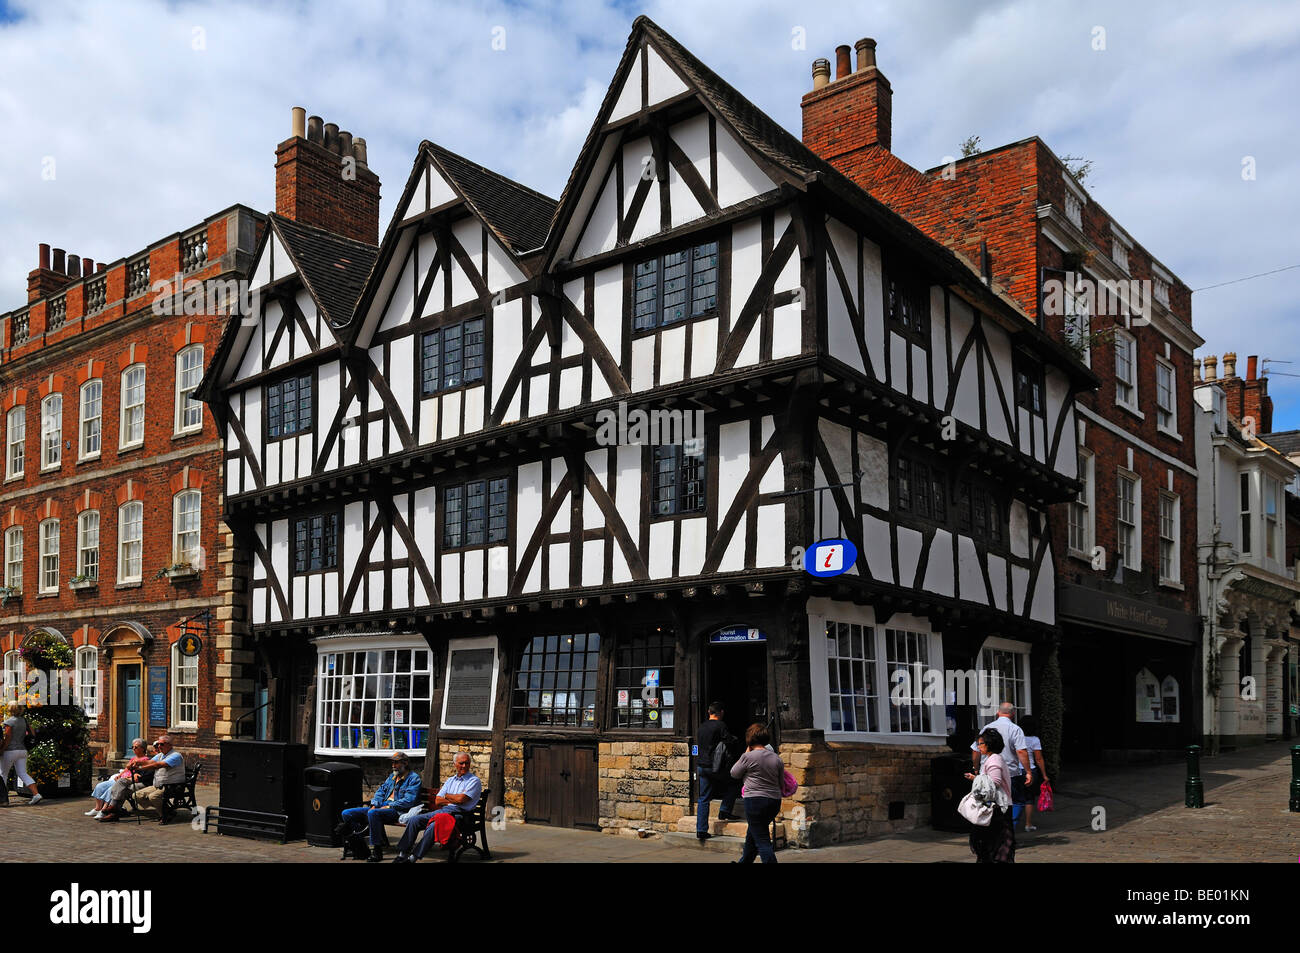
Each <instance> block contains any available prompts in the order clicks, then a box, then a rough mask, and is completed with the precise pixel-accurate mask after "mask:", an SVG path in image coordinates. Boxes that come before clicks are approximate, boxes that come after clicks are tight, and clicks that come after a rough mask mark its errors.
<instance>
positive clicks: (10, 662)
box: [3, 649, 27, 703]
mask: <svg viewBox="0 0 1300 953" xmlns="http://www.w3.org/2000/svg"><path fill="white" fill-rule="evenodd" d="M26 689H27V666H26V665H25V664H23V657H22V654H21V653H20V652H19V651H18V650H17V649H10V650H9V651H8V652H6V653H5V667H4V698H3V700H4V701H5V702H6V703H9V702H13V701H17V699H18V696H19V695H20V694H22V693H23V692H25V691H26Z"/></svg>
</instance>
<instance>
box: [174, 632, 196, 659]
mask: <svg viewBox="0 0 1300 953" xmlns="http://www.w3.org/2000/svg"><path fill="white" fill-rule="evenodd" d="M176 645H177V647H178V648H179V649H180V651H181V655H184V656H185V657H186V658H194V656H196V655H198V654H199V652H201V651H203V640H202V639H200V638H199V637H198V636H197V635H191V634H189V633H188V632H187V633H186V634H185V635H182V636H181V637H180V638H179V639H178V640H177V642H176Z"/></svg>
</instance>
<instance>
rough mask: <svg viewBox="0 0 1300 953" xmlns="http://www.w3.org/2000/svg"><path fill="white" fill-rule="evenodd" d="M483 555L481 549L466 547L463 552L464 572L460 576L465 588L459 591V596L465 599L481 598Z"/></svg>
mask: <svg viewBox="0 0 1300 953" xmlns="http://www.w3.org/2000/svg"><path fill="white" fill-rule="evenodd" d="M484 562H485V555H484V552H483V550H481V549H468V550H466V551H465V554H464V572H463V573H462V574H461V578H462V579H463V580H464V586H465V588H464V589H463V590H462V592H461V598H463V599H465V600H466V601H468V600H470V599H482V598H483V567H484Z"/></svg>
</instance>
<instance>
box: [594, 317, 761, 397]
mask: <svg viewBox="0 0 1300 953" xmlns="http://www.w3.org/2000/svg"><path fill="white" fill-rule="evenodd" d="M773 353H775V351H774V352H773ZM717 366H718V319H717V318H707V319H705V320H703V321H697V322H695V324H693V325H691V371H690V373H691V376H692V377H705V376H707V375H709V374H712V373H713V369H714V368H715V367H717ZM592 396H593V398H594V396H595V395H594V394H593V395H592Z"/></svg>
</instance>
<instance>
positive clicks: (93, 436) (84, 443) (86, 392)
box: [77, 378, 104, 461]
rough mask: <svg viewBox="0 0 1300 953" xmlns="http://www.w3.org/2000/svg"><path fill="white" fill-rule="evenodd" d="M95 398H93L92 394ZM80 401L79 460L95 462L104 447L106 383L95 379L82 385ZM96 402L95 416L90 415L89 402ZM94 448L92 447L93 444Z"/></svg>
mask: <svg viewBox="0 0 1300 953" xmlns="http://www.w3.org/2000/svg"><path fill="white" fill-rule="evenodd" d="M92 392H94V396H93V397H91V396H90V395H91V393H92ZM79 394H80V400H79V401H78V407H79V411H78V416H79V419H80V424H79V426H78V428H77V433H78V437H77V459H78V460H79V461H80V460H95V459H98V457H99V454H100V451H101V450H102V448H103V446H104V427H103V423H104V382H103V381H102V380H101V379H99V378H95V379H94V380H89V381H86V383H84V384H82V385H81V390H80V392H79ZM88 400H89V401H93V402H94V411H95V412H94V414H93V415H92V414H89V413H88V412H87V411H88V407H87V402H88ZM92 442H93V443H94V447H93V448H92V447H91V443H92Z"/></svg>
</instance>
